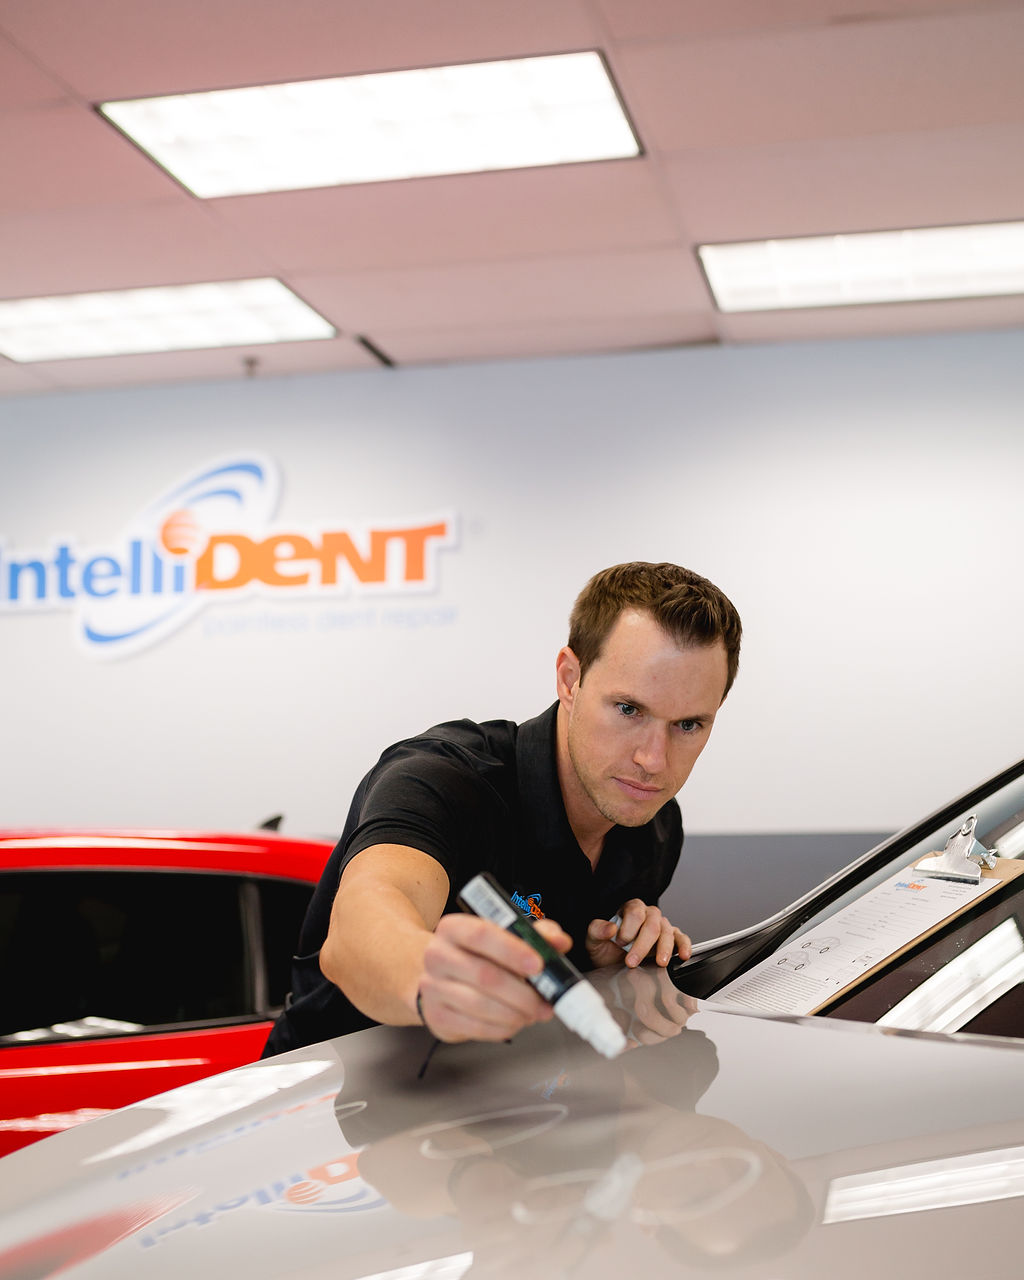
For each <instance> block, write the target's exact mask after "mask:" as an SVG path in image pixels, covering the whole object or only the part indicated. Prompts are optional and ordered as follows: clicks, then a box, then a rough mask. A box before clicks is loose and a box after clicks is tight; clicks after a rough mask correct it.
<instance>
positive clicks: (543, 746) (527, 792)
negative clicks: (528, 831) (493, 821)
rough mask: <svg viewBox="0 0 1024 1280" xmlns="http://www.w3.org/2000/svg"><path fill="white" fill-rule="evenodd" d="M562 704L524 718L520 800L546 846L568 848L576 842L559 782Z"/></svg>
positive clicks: (520, 745)
mask: <svg viewBox="0 0 1024 1280" xmlns="http://www.w3.org/2000/svg"><path fill="white" fill-rule="evenodd" d="M557 715H558V703H557V702H555V703H553V704H552V705H551V706H550V707H548V709H547V711H543V712H541V714H540V715H539V716H535V717H534V718H533V719H532V720H524V721H523V723H522V724H521V725H520V726H519V732H518V734H517V735H516V774H517V782H518V790H519V802H520V805H521V806H522V812H523V814H524V815H525V816H526V817H527V818H528V820H529V822H530V825H531V826H532V828H533V832H534V836H535V837H536V840H537V843H538V845H540V846H541V847H542V848H544V849H552V850H554V849H558V848H564V847H565V843H566V841H567V840H569V841H572V843H573V844H575V842H576V837H575V836H574V835H573V833H572V827H570V825H569V819H568V817H567V816H566V812H565V801H564V800H563V799H562V788H561V787H560V786H559V783H558V764H557V755H556V747H555V724H556V719H557Z"/></svg>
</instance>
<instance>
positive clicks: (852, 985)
mask: <svg viewBox="0 0 1024 1280" xmlns="http://www.w3.org/2000/svg"><path fill="white" fill-rule="evenodd" d="M923 861H925V859H918V861H917V862H915V863H912V864H911V866H910V867H908V868H907V873H908V874H909V873H911V872H916V871H918V870H919V868H920V865H921V862H923ZM1022 874H1024V862H1017V861H1015V860H1014V861H1011V860H1009V859H1003V860H1000V861H999V862H997V863H996V865H995V866H994V867H982V868H981V876H980V886H981V888H980V892H978V893H976V894H974V896H972V897H971V898H969V899H967V900H966V901H965V902H964V903H963V904H962V905H961V906H958V907H957V908H956V909H955V910H952V911H950V913H949V914H948V915H946V916H943V917H942V919H941V920H938V921H936V923H935V924H933V925H932V926H931V927H930V928H928V929H925V930H923V931H922V932H921V933H918V934H915V936H914V937H913V938H910V939H909V940H908V941H907V942H906V943H904V945H903V946H900V947H897V948H896V950H895V951H891V952H889V954H888V955H886V956H885V957H884V958H883V959H881V960H879V962H878V963H877V964H876V965H873V966H872V967H871V968H870V969H866V970H865V971H864V972H863V973H862V974H861V975H860V976H859V977H857V978H854V979H853V980H852V981H851V982H848V983H847V984H846V986H845V987H842V988H840V989H839V990H838V991H836V992H835V993H834V994H833V995H830V996H829V998H828V999H827V1000H824V1001H822V1003H821V1004H819V1005H817V1006H815V1008H813V1009H811V1010H809V1012H810V1013H812V1014H815V1013H823V1012H824V1011H825V1010H826V1009H828V1008H830V1007H831V1006H832V1005H833V1004H835V1003H836V1001H837V1000H840V999H841V998H842V997H843V996H847V995H849V994H850V992H851V991H855V990H856V989H857V988H858V987H859V986H861V984H862V983H865V982H867V981H868V979H869V978H872V977H874V975H875V974H876V973H881V972H882V970H883V969H887V968H888V967H889V965H891V964H892V963H893V961H894V960H898V959H899V958H900V956H902V955H906V953H907V952H908V951H912V950H913V949H914V948H915V947H916V946H917V945H918V944H919V943H921V942H924V941H925V940H926V939H927V938H930V937H932V936H933V935H934V934H936V933H938V932H939V931H940V930H941V929H944V928H945V927H946V925H948V924H949V923H951V921H953V920H956V919H957V918H958V917H959V916H962V915H966V914H967V912H968V911H970V910H971V909H972V908H973V907H975V906H976V905H977V904H978V903H979V902H981V901H982V900H983V899H985V898H987V897H989V896H990V895H991V894H993V893H994V892H995V891H996V890H997V889H999V888H1001V887H1002V886H1003V885H1004V884H1008V883H1009V882H1010V881H1011V880H1016V879H1017V877H1018V876H1020V875H1022Z"/></svg>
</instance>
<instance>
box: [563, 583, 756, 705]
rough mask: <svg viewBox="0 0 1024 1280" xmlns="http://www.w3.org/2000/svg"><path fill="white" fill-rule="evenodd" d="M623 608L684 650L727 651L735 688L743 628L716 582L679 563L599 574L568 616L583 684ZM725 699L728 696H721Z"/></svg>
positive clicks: (729, 685) (730, 678) (728, 686)
mask: <svg viewBox="0 0 1024 1280" xmlns="http://www.w3.org/2000/svg"><path fill="white" fill-rule="evenodd" d="M624 609H638V610H640V611H641V612H644V613H649V614H650V615H651V617H652V618H653V619H654V620H655V622H657V623H658V624H659V626H661V627H662V628H664V630H665V631H667V632H668V634H669V635H670V636H672V638H673V639H674V640H675V641H676V643H677V644H679V645H681V646H688V645H693V646H695V647H698V648H703V647H705V646H708V645H713V644H716V643H717V642H718V641H719V640H720V641H721V642H722V644H723V645H724V646H725V653H726V658H727V661H728V676H727V678H726V682H725V693H728V692H729V690H730V689H731V688H732V683H733V681H734V680H735V679H736V671H737V669H738V667H739V661H740V638H741V635H742V630H743V629H742V626H741V623H740V615H739V614H738V613H737V612H736V608H735V606H734V605H733V604H732V602H731V601H730V600H729V598H728V597H727V596H726V595H725V594H724V593H723V592H721V591H720V590H719V589H718V587H716V586H715V584H714V583H713V582H709V581H708V579H707V578H702V577H701V576H700V574H698V573H693V572H692V571H691V570H689V569H683V568H681V567H680V566H679V565H677V564H647V563H646V562H644V561H639V560H638V561H633V562H632V563H630V564H617V565H613V566H612V567H611V568H610V569H603V570H602V571H601V572H600V573H596V574H595V575H594V576H593V577H592V578H591V579H590V581H589V582H588V583H587V585H586V586H585V587H584V588H583V590H582V591H581V592H580V594H579V595H578V596H577V598H576V603H575V604H574V605H573V608H572V613H571V614H570V615H569V648H570V649H571V650H572V651H573V653H574V654H575V655H576V658H577V661H578V662H579V664H580V680H581V681H582V679H583V677H584V675H585V674H586V671H587V668H588V667H589V666H590V665H591V663H593V662H596V661H597V659H598V658H599V657H600V655H601V649H602V648H603V646H604V642H605V640H606V639H607V638H608V634H609V632H610V631H611V629H612V627H613V626H614V625H615V623H616V621H617V620H618V617H619V614H620V613H622V611H623V610H624ZM722 697H723V698H724V697H725V694H723V695H722Z"/></svg>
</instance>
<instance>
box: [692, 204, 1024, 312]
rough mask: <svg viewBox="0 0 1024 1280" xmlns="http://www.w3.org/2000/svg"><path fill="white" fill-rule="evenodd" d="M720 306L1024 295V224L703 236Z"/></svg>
mask: <svg viewBox="0 0 1024 1280" xmlns="http://www.w3.org/2000/svg"><path fill="white" fill-rule="evenodd" d="M697 252H698V254H699V255H700V260H701V264H702V265H703V267H704V272H705V274H706V276H707V279H708V283H709V285H710V286H711V291H712V293H713V294H714V298H715V302H716V304H717V305H718V307H719V309H720V310H721V311H776V310H790V309H793V308H798V307H841V306H856V305H863V304H867V303H879V302H921V301H929V300H936V299H950V298H982V297H993V296H997V295H1005V294H1013V293H1024V222H996V223H983V224H979V225H976V226H962V227H922V228H908V229H906V230H903V231H867V232H858V233H855V234H851V235H833V236H804V237H799V238H794V239H789V240H754V241H749V242H746V243H740V244H705V245H701V246H700V247H699V248H698V250H697Z"/></svg>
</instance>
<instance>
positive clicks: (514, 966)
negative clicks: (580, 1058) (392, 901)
mask: <svg viewBox="0 0 1024 1280" xmlns="http://www.w3.org/2000/svg"><path fill="white" fill-rule="evenodd" d="M544 932H545V934H546V935H550V936H549V941H550V942H551V944H552V945H553V946H557V947H560V944H561V943H562V941H563V940H565V941H566V942H568V935H566V934H564V933H563V931H562V930H561V929H560V928H559V927H558V925H556V924H554V922H551V925H550V926H549V927H548V928H547V929H545V930H544ZM542 968H543V961H542V959H541V957H540V956H539V955H538V954H537V952H536V951H534V949H533V948H532V947H531V946H530V945H529V943H527V942H524V941H523V940H522V939H521V938H519V937H517V936H516V935H515V934H512V933H509V932H508V931H507V930H505V929H501V928H499V926H498V925H496V924H493V923H491V922H490V921H487V920H482V919H480V918H478V917H476V916H470V915H450V916H442V917H441V919H440V921H439V922H438V925H437V929H436V930H435V931H434V933H433V934H432V936H431V939H430V941H429V942H428V944H427V947H426V950H425V951H424V955H423V976H422V979H421V982H420V988H419V997H420V1007H421V1011H422V1015H423V1018H424V1021H425V1022H426V1023H427V1026H428V1027H429V1028H430V1030H431V1031H432V1032H433V1033H434V1035H436V1036H437V1037H438V1038H439V1039H442V1040H451V1041H457V1040H507V1039H509V1038H510V1037H511V1036H513V1035H515V1033H516V1032H517V1031H520V1030H521V1029H522V1028H523V1027H525V1026H528V1025H529V1024H530V1023H533V1022H545V1021H547V1020H548V1019H549V1018H550V1017H551V1015H552V1010H551V1006H550V1005H548V1004H547V1003H546V1002H545V1001H544V1000H542V999H541V997H540V996H539V995H538V994H537V993H536V991H534V989H533V988H532V987H531V986H530V985H529V983H528V982H527V981H525V979H526V978H528V977H529V976H531V975H533V974H537V973H539V972H540V971H541V969H542Z"/></svg>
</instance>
